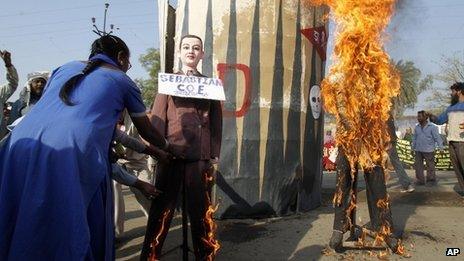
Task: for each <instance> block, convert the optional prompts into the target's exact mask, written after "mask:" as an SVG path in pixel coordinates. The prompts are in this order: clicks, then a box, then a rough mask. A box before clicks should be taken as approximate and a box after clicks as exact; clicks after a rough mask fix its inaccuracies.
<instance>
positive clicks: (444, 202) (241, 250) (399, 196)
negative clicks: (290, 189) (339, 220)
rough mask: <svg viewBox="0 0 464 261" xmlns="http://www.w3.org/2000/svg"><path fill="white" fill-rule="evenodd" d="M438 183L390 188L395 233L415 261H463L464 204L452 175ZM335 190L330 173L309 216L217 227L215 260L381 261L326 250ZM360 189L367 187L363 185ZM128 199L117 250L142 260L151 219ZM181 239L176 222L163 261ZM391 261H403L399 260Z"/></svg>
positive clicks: (362, 212) (173, 256)
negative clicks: (407, 189) (449, 253)
mask: <svg viewBox="0 0 464 261" xmlns="http://www.w3.org/2000/svg"><path fill="white" fill-rule="evenodd" d="M408 174H409V175H412V172H411V171H408ZM392 176H394V175H392ZM438 177H439V178H440V180H439V183H438V185H437V186H436V187H418V188H417V190H416V192H414V193H410V194H403V193H400V192H399V191H400V188H399V187H398V184H397V182H396V179H394V178H392V179H390V180H389V182H388V187H389V188H388V189H389V192H390V196H391V198H392V211H393V216H394V227H395V229H396V231H397V233H400V234H401V233H402V234H403V238H404V241H405V246H406V249H407V252H408V253H409V254H410V255H411V258H410V260H464V253H462V254H461V255H460V257H456V258H454V257H446V256H445V250H446V248H448V247H460V249H461V252H464V240H463V239H464V226H463V225H462V224H463V223H462V219H463V215H464V209H463V207H464V199H463V198H462V197H461V196H459V195H458V194H457V193H456V192H455V191H454V185H455V183H456V179H455V177H454V173H453V172H450V171H448V172H438ZM334 184H335V175H334V174H333V173H332V174H331V173H325V174H324V179H323V191H324V197H323V198H324V202H323V205H322V206H321V207H320V208H318V209H315V210H313V211H310V212H308V213H300V214H295V215H292V216H287V217H279V218H271V219H264V220H220V221H218V222H217V224H218V227H219V228H218V232H217V233H218V238H219V240H220V242H221V244H222V248H221V249H220V251H219V254H218V256H217V258H216V260H227V261H230V260H339V259H347V260H363V259H367V260H378V255H379V254H380V251H367V250H348V251H346V252H345V253H343V254H336V253H332V252H327V251H325V250H324V249H326V247H327V242H328V241H329V238H330V235H331V227H332V222H333V213H332V208H331V207H330V200H331V196H332V192H333V190H334ZM360 187H361V188H362V187H363V181H362V179H360ZM361 190H362V189H361ZM359 195H360V197H359V210H358V223H360V224H363V223H365V222H367V221H368V213H367V206H366V200H365V193H364V191H361V192H360V194H359ZM125 199H126V219H127V222H126V233H125V236H124V237H123V238H122V239H121V240H120V243H119V244H118V249H117V260H138V255H139V254H140V252H139V250H140V248H141V243H142V240H143V235H144V227H145V223H146V218H145V217H144V216H143V214H142V212H141V211H140V210H139V209H138V206H137V204H136V202H135V198H134V196H133V195H132V194H131V193H130V192H129V191H128V190H125ZM181 237H182V235H181V227H180V217H177V218H175V219H174V222H173V224H172V226H171V231H170V233H169V235H168V238H167V240H166V244H165V247H164V251H168V250H170V249H174V251H173V252H171V253H169V254H167V255H166V256H165V257H164V258H163V259H162V260H181V257H182V253H181V251H180V249H178V248H176V246H177V245H178V244H179V243H180V242H181ZM190 245H191V244H190ZM387 258H388V259H390V260H397V259H402V257H399V256H397V255H388V256H387ZM191 260H193V256H191Z"/></svg>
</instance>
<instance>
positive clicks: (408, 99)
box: [392, 60, 433, 118]
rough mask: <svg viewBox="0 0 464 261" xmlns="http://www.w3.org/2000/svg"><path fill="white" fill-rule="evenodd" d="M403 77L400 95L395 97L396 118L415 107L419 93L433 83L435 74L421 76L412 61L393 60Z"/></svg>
mask: <svg viewBox="0 0 464 261" xmlns="http://www.w3.org/2000/svg"><path fill="white" fill-rule="evenodd" d="M392 62H393V64H394V65H395V68H396V69H397V70H398V72H399V74H400V77H401V83H400V85H401V87H400V93H399V95H398V96H397V97H396V98H394V100H393V102H394V115H395V118H397V117H401V116H403V114H404V111H405V110H406V109H408V108H414V106H415V104H416V103H417V97H418V96H419V94H420V93H421V92H423V91H425V90H426V89H428V88H429V87H430V86H432V83H433V76H431V75H426V76H425V77H424V78H421V76H422V73H421V71H420V70H419V68H417V67H416V66H415V65H414V62H412V61H403V60H400V61H398V62H397V63H395V62H394V61H392Z"/></svg>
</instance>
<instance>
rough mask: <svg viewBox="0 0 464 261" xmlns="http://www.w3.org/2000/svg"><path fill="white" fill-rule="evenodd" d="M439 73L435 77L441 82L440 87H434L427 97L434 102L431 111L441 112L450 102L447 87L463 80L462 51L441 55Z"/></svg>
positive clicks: (463, 64) (463, 55)
mask: <svg viewBox="0 0 464 261" xmlns="http://www.w3.org/2000/svg"><path fill="white" fill-rule="evenodd" d="M439 65H440V73H439V74H437V75H436V76H435V78H436V79H437V80H439V81H441V82H443V83H445V86H444V87H442V88H436V89H434V91H433V93H432V96H431V97H430V98H429V99H428V100H429V101H432V102H434V104H435V109H434V110H433V112H435V113H440V112H443V111H444V110H445V109H446V107H448V106H449V104H450V93H451V92H450V90H449V87H450V86H451V85H453V84H454V83H455V82H463V81H464V52H457V53H454V54H453V55H452V56H443V57H442V58H441V60H440V62H439Z"/></svg>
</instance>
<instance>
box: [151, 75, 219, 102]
mask: <svg viewBox="0 0 464 261" xmlns="http://www.w3.org/2000/svg"><path fill="white" fill-rule="evenodd" d="M158 93H161V94H166V95H171V96H178V97H185V98H196V99H208V100H219V101H224V100H225V99H226V98H225V94H224V87H223V85H222V82H221V80H220V79H216V78H206V77H197V76H186V75H180V74H169V73H159V74H158Z"/></svg>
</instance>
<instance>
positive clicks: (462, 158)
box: [428, 82, 464, 195]
mask: <svg viewBox="0 0 464 261" xmlns="http://www.w3.org/2000/svg"><path fill="white" fill-rule="evenodd" d="M450 89H451V106H449V107H448V108H447V109H446V111H445V112H443V113H442V114H440V116H438V117H437V116H435V115H432V114H430V113H429V114H428V115H429V117H430V121H432V122H433V123H435V124H444V123H448V136H447V140H448V142H449V152H450V158H451V163H452V164H453V168H454V173H456V177H457V179H458V186H459V189H458V193H459V194H461V195H464V83H463V82H457V83H455V84H453V85H451V87H450Z"/></svg>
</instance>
